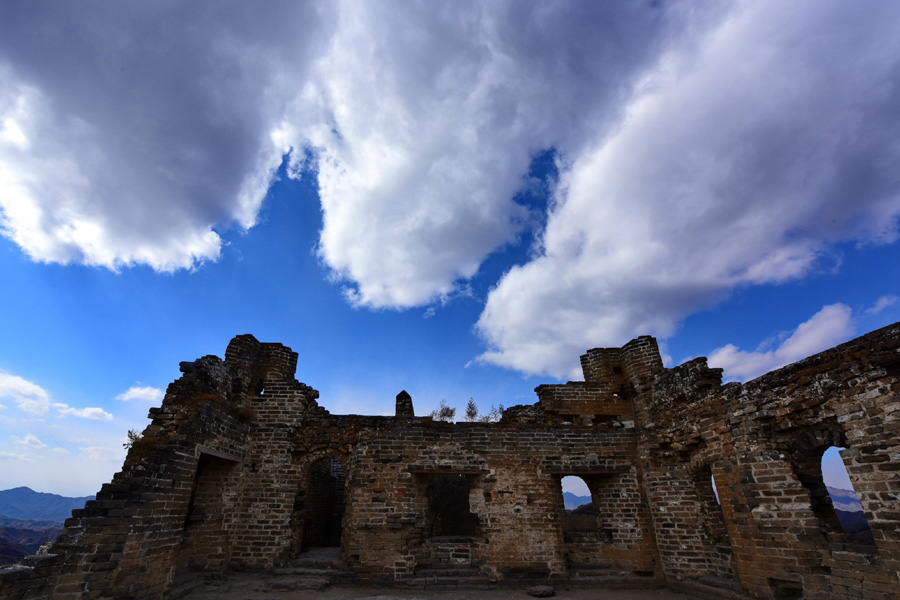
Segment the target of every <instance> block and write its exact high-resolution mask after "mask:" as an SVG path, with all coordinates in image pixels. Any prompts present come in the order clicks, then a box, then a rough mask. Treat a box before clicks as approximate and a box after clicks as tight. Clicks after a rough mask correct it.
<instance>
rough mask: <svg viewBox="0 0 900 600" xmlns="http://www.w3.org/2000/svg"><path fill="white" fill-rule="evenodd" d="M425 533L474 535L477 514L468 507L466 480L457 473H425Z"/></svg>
mask: <svg viewBox="0 0 900 600" xmlns="http://www.w3.org/2000/svg"><path fill="white" fill-rule="evenodd" d="M425 493H426V496H427V497H428V516H429V519H428V528H429V532H428V533H429V535H428V537H433V538H434V537H467V538H471V537H475V535H476V532H477V530H478V516H477V515H475V514H473V513H472V512H471V511H470V509H469V480H468V479H466V476H465V475H462V474H456V473H435V474H431V475H429V476H428V486H427V488H426V492H425Z"/></svg>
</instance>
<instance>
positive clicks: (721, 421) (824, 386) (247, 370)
mask: <svg viewBox="0 0 900 600" xmlns="http://www.w3.org/2000/svg"><path fill="white" fill-rule="evenodd" d="M296 363H297V355H296V354H295V353H294V352H292V351H291V350H290V349H289V348H286V347H284V346H282V345H280V344H265V343H260V342H258V341H257V340H256V339H254V338H253V337H252V336H248V335H244V336H238V337H236V338H234V340H232V342H231V343H230V344H229V346H228V349H227V350H226V353H225V360H224V361H223V360H221V359H219V358H216V357H213V356H209V357H204V358H201V359H198V360H197V361H194V362H191V363H182V371H183V373H184V374H183V376H182V377H181V378H180V379H178V380H177V381H175V382H174V383H172V384H171V385H170V386H169V388H168V390H167V393H166V397H165V399H164V401H163V403H162V406H161V407H159V408H154V409H151V411H150V417H151V419H152V421H151V423H150V425H149V426H148V427H147V428H146V429H145V431H144V433H143V437H142V438H141V439H140V440H138V441H137V442H135V444H134V446H133V447H132V448H131V449H130V451H129V453H128V457H127V459H126V461H125V464H124V465H123V469H122V471H121V472H120V473H117V474H116V475H115V476H114V478H113V480H112V481H111V482H110V483H108V484H105V485H104V486H103V487H102V489H101V490H100V492H99V493H98V494H97V498H96V500H95V501H93V502H90V503H88V505H87V506H86V507H85V508H84V509H83V510H79V511H74V513H73V517H72V519H70V520H69V521H67V523H66V527H65V529H64V531H63V534H62V535H61V536H60V538H59V540H58V541H57V542H56V543H55V544H54V545H53V546H52V547H51V549H50V552H49V553H48V554H46V555H43V556H36V557H31V558H29V559H28V561H27V564H26V565H25V566H24V567H21V568H14V569H8V570H5V571H2V572H0V598H2V599H6V598H10V599H11V598H16V599H24V598H29V599H30V598H107V597H121V598H134V599H138V598H147V599H151V598H152V599H156V598H163V597H166V596H167V595H169V594H170V593H173V592H178V591H179V590H184V589H185V586H189V585H190V583H191V579H192V577H193V576H194V574H195V573H197V572H203V571H221V570H223V569H226V568H241V569H269V568H272V567H273V566H276V565H278V564H280V563H282V562H285V561H290V560H292V559H293V558H295V557H297V556H298V554H300V553H302V552H303V551H304V550H306V549H308V548H309V547H310V546H313V545H317V544H325V545H335V544H339V545H340V553H341V557H342V558H343V560H344V561H345V564H346V565H347V566H348V567H349V568H350V569H351V570H352V571H353V572H355V573H356V574H357V575H358V576H359V577H360V578H363V579H368V580H374V581H382V582H402V581H408V580H415V578H416V577H417V576H420V575H421V573H422V572H423V570H424V571H428V570H429V569H433V568H434V567H436V566H441V565H446V564H453V565H454V566H459V567H460V568H463V569H468V570H472V571H476V572H480V573H481V574H483V575H484V576H485V577H486V578H488V579H490V580H491V581H495V582H503V581H516V580H518V579H519V578H529V579H534V578H545V579H549V580H554V579H567V578H573V577H576V578H578V577H584V576H585V572H587V573H588V575H587V576H588V577H599V578H601V579H602V577H603V576H606V575H615V576H618V577H619V579H617V582H619V583H621V582H623V581H628V582H630V583H631V584H636V582H644V583H645V584H646V583H656V582H662V581H664V582H665V583H667V584H668V585H669V586H670V587H673V588H676V589H686V590H692V591H694V592H698V593H703V594H705V595H706V596H707V597H717V598H735V599H737V598H747V597H755V598H771V599H777V598H866V599H870V600H885V599H887V598H893V597H896V590H897V589H898V584H900V580H898V575H897V573H898V570H900V535H898V533H897V532H898V531H900V523H898V520H900V511H898V509H897V506H898V502H900V466H898V465H900V460H898V459H900V454H898V452H900V442H898V437H900V436H898V416H900V399H898V392H900V324H898V325H894V326H891V327H888V328H885V329H883V330H880V331H876V332H873V333H871V334H869V335H867V336H863V337H862V338H859V339H857V340H854V341H852V342H850V343H848V344H844V345H842V346H839V347H837V348H834V349H832V350H829V351H826V352H824V353H822V354H819V355H816V356H814V357H811V358H809V359H806V360H804V361H801V362H799V363H796V364H794V365H791V366H788V367H785V368H783V369H780V370H778V371H775V372H773V373H770V374H768V375H765V376H763V377H761V378H759V379H757V380H754V381H751V382H749V383H747V384H745V385H739V384H736V383H731V384H726V385H724V386H723V385H722V383H721V371H720V370H717V369H710V368H709V367H708V365H707V364H706V360H705V359H696V360H693V361H690V362H688V363H685V364H684V365H681V366H679V367H676V368H673V369H666V368H664V367H663V364H662V361H661V359H660V355H659V351H658V349H657V347H656V342H655V341H654V340H653V338H649V337H642V338H638V339H636V340H633V341H631V342H629V343H628V344H626V345H625V346H623V347H622V348H603V349H594V350H589V351H588V352H587V353H586V354H585V355H584V356H583V357H582V367H583V370H584V374H585V381H583V382H569V383H566V384H562V385H543V386H539V387H538V388H536V390H535V391H536V393H537V395H538V402H537V403H536V404H534V405H528V406H515V407H511V408H509V409H507V411H506V412H505V414H504V416H503V418H502V419H501V421H500V422H498V423H460V424H449V423H441V422H434V421H432V420H431V419H430V418H428V417H424V418H421V417H419V418H417V417H415V416H414V410H413V405H412V398H411V397H410V396H409V394H406V393H405V392H402V393H401V394H399V395H398V397H397V400H396V406H397V414H396V416H394V417H367V416H357V415H331V414H330V413H328V411H326V410H324V409H323V408H322V407H320V406H319V405H318V404H317V402H316V398H317V397H318V392H316V391H315V390H314V389H312V388H310V387H309V386H307V385H305V384H302V383H300V382H298V381H297V380H296V379H295V378H294V373H295V369H296ZM832 445H835V446H840V447H844V448H846V449H845V450H844V451H843V457H844V461H845V463H846V465H847V468H848V472H849V474H850V477H851V479H852V481H853V483H854V487H855V489H856V492H857V493H858V494H859V496H860V500H861V502H862V505H863V507H864V509H865V513H866V517H867V518H868V521H869V523H870V525H871V526H872V533H873V537H874V545H869V546H861V545H860V544H858V543H856V541H855V540H850V539H849V538H848V537H847V536H846V535H845V534H843V533H842V531H841V530H840V524H839V523H838V521H837V519H836V515H835V513H834V507H833V506H832V505H831V501H830V499H829V497H828V495H827V491H826V490H824V486H823V483H822V477H821V469H820V467H819V466H818V465H819V461H820V460H821V453H822V451H823V450H824V449H825V448H828V447H829V446H832ZM567 475H578V476H580V477H582V478H583V479H584V481H585V482H586V483H587V485H588V487H589V489H590V491H591V496H592V503H593V505H594V508H595V513H596V514H595V517H594V519H595V520H594V521H592V522H591V523H593V525H596V527H587V528H585V529H583V530H581V531H577V532H573V531H571V530H570V529H567V528H566V526H565V520H566V518H567V517H566V512H565V509H564V506H563V499H562V490H561V488H560V481H561V479H562V478H563V477H565V476H567ZM713 480H714V482H715V491H714V489H713ZM440 485H447V486H451V487H448V488H445V489H446V490H448V492H447V494H448V496H452V497H453V498H456V500H455V501H456V502H459V503H460V506H456V507H455V508H454V507H451V509H449V510H447V509H445V508H439V505H440V503H439V502H436V500H435V498H436V496H435V494H436V493H440V492H435V489H436V488H435V486H440ZM454 490H455V491H454ZM451 492H452V493H451ZM716 492H717V494H718V497H717V495H716ZM438 513H440V514H438ZM453 519H457V520H459V521H460V522H459V523H457V524H456V525H458V526H451V525H452V524H448V523H447V522H446V521H447V520H453ZM589 521H590V519H589ZM448 533H449V535H448ZM623 577H624V578H623ZM629 577H630V579H629ZM601 579H595V581H600V580H601Z"/></svg>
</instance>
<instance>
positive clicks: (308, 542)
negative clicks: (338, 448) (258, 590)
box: [295, 458, 345, 552]
mask: <svg viewBox="0 0 900 600" xmlns="http://www.w3.org/2000/svg"><path fill="white" fill-rule="evenodd" d="M344 482H345V475H344V468H343V466H341V463H339V462H338V461H337V460H334V459H333V458H323V459H320V460H317V461H316V462H315V463H313V465H312V467H311V468H310V471H309V486H308V488H307V492H306V497H305V499H304V498H303V497H302V495H301V496H298V498H297V500H298V504H301V505H302V506H301V507H295V509H296V508H299V509H300V510H298V511H296V512H299V513H301V514H302V517H301V518H302V522H303V537H302V541H301V544H300V551H301V552H306V551H307V550H309V549H310V548H321V547H339V546H340V545H341V522H342V521H343V519H344V491H345V485H344ZM304 500H305V502H304ZM298 516H299V515H298Z"/></svg>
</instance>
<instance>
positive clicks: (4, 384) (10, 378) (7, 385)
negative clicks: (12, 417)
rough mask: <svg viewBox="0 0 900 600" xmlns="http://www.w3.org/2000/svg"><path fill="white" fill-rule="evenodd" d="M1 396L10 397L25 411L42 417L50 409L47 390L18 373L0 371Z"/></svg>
mask: <svg viewBox="0 0 900 600" xmlns="http://www.w3.org/2000/svg"><path fill="white" fill-rule="evenodd" d="M0 398H9V399H10V400H12V401H13V402H15V403H16V406H17V407H18V408H19V410H20V411H22V412H23V413H25V414H27V415H30V416H33V417H42V416H44V415H46V414H47V412H48V411H49V410H50V395H49V394H48V393H47V390H45V389H44V388H42V387H41V386H39V385H37V384H36V383H32V382H30V381H28V380H27V379H23V378H21V377H19V376H18V375H10V374H9V373H3V372H0Z"/></svg>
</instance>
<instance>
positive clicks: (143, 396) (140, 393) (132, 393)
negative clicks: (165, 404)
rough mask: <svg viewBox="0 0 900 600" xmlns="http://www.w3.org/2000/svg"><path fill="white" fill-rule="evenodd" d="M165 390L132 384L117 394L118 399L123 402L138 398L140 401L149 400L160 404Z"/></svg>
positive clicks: (148, 401)
mask: <svg viewBox="0 0 900 600" xmlns="http://www.w3.org/2000/svg"><path fill="white" fill-rule="evenodd" d="M164 396H165V392H163V391H162V390H161V389H159V388H155V387H151V386H149V385H147V386H132V387H130V388H128V389H127V390H125V391H124V392H122V393H121V394H119V395H118V396H116V400H121V401H122V402H131V401H132V400H137V401H139V402H147V403H150V404H159V403H160V402H162V399H163V397H164Z"/></svg>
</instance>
